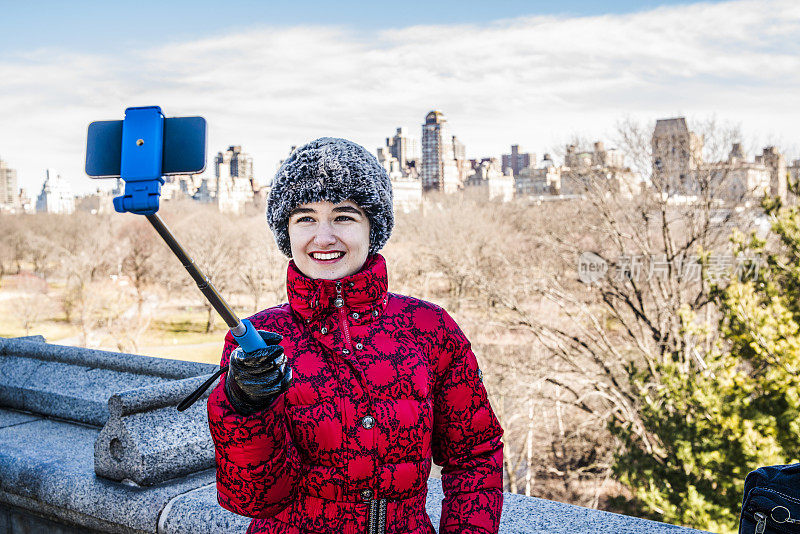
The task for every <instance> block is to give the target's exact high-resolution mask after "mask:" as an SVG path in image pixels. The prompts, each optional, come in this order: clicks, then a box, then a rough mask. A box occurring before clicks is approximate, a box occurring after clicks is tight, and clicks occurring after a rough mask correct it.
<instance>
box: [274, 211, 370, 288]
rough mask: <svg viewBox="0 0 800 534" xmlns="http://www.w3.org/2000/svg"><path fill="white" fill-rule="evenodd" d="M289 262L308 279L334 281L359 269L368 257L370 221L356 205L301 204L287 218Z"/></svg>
mask: <svg viewBox="0 0 800 534" xmlns="http://www.w3.org/2000/svg"><path fill="white" fill-rule="evenodd" d="M289 242H290V245H291V247H292V259H294V263H295V265H296V266H297V268H298V269H300V271H301V272H302V273H303V274H305V275H306V276H308V277H309V278H322V279H325V280H336V279H338V278H343V277H345V276H348V275H351V274H353V273H355V272H357V271H358V270H359V269H361V266H362V265H364V262H365V261H366V260H367V255H368V254H369V219H368V218H367V215H366V213H364V210H362V209H361V208H359V207H358V205H357V204H356V203H355V202H352V201H350V200H345V201H344V202H340V203H338V204H334V203H332V202H328V201H327V200H323V201H320V202H310V203H308V204H301V205H300V206H298V207H297V208H295V209H294V211H292V213H291V214H290V215H289Z"/></svg>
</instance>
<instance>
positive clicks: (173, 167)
mask: <svg viewBox="0 0 800 534" xmlns="http://www.w3.org/2000/svg"><path fill="white" fill-rule="evenodd" d="M206 142H207V138H206V120H205V119H204V118H203V117H170V118H168V119H164V146H163V152H162V159H161V174H162V175H169V174H198V173H201V172H203V171H204V170H205V168H206ZM121 158H122V121H95V122H93V123H91V124H90V125H89V133H88V137H87V139H86V174H88V175H89V176H90V177H92V178H119V175H120V164H121V161H120V160H121Z"/></svg>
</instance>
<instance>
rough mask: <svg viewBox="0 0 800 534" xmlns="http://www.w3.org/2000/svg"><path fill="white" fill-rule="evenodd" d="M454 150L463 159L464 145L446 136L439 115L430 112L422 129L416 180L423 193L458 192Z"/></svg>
mask: <svg viewBox="0 0 800 534" xmlns="http://www.w3.org/2000/svg"><path fill="white" fill-rule="evenodd" d="M456 150H458V152H460V153H461V155H462V156H463V153H464V145H462V144H461V143H459V142H458V141H457V140H456V139H455V137H453V136H452V135H451V134H450V131H449V128H448V127H447V119H445V117H444V114H443V113H442V112H441V111H436V110H434V111H431V112H430V113H428V115H427V116H426V117H425V124H423V125H422V167H421V169H420V179H421V180H422V189H423V190H424V191H431V190H433V191H443V192H445V193H454V192H456V191H458V189H460V188H461V178H460V175H461V174H463V173H461V172H459V166H458V162H457V154H456Z"/></svg>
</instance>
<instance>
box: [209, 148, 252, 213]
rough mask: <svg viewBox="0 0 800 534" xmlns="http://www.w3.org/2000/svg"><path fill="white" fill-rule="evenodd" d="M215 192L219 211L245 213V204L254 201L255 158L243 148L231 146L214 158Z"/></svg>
mask: <svg viewBox="0 0 800 534" xmlns="http://www.w3.org/2000/svg"><path fill="white" fill-rule="evenodd" d="M214 178H215V180H216V185H215V187H214V189H215V191H213V192H211V195H212V196H213V197H214V198H215V199H216V203H217V207H218V209H219V211H221V212H223V213H239V214H241V213H244V207H245V204H247V203H248V202H252V201H253V185H254V180H253V158H252V157H250V155H249V154H247V153H245V152H242V147H241V146H238V145H237V146H229V147H228V150H226V151H225V152H219V153H217V155H216V157H215V158H214Z"/></svg>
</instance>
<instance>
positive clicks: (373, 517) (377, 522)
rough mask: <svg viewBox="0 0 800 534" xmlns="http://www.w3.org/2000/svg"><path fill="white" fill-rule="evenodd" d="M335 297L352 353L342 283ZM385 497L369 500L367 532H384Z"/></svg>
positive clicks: (340, 321)
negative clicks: (339, 304) (338, 303)
mask: <svg viewBox="0 0 800 534" xmlns="http://www.w3.org/2000/svg"><path fill="white" fill-rule="evenodd" d="M336 299H337V301H339V302H340V303H341V306H339V323H340V325H341V327H342V335H343V337H344V345H345V347H346V348H347V350H348V351H349V354H353V341H352V340H351V339H350V326H349V325H348V324H347V312H346V311H345V309H344V298H343V297H342V284H341V282H337V283H336ZM386 502H387V501H386V499H372V500H371V501H369V516H368V517H367V534H386Z"/></svg>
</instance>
